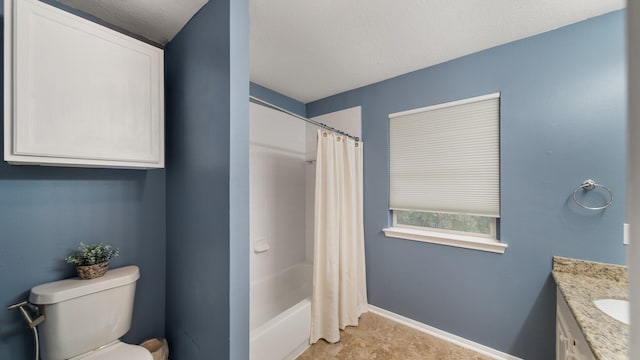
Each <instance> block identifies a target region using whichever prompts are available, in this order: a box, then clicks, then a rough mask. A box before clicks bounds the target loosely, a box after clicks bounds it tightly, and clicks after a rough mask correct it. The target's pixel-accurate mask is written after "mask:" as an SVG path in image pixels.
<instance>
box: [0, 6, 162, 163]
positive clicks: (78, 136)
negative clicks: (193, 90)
mask: <svg viewBox="0 0 640 360" xmlns="http://www.w3.org/2000/svg"><path fill="white" fill-rule="evenodd" d="M4 13H5V39H4V40H5V49H4V51H5V52H4V54H5V55H4V57H5V59H4V60H5V61H4V76H5V84H4V86H5V88H4V90H5V99H4V102H5V114H4V141H5V146H4V159H5V160H6V161H8V162H9V163H11V164H34V165H35V164H37V165H56V166H82V167H121V168H162V167H164V81H163V77H164V75H163V72H164V63H163V50H161V49H158V48H156V47H153V46H151V45H148V44H146V43H143V42H141V41H139V40H136V39H133V38H131V37H128V36H126V35H123V34H120V33H118V32H116V31H113V30H111V29H108V28H106V27H104V26H101V25H98V24H95V23H93V22H90V21H87V20H85V19H82V18H80V17H78V16H76V15H73V14H70V13H67V12H65V11H62V10H60V9H57V8H55V7H52V6H50V5H47V4H44V3H41V2H39V1H35V0H5V9H4Z"/></svg>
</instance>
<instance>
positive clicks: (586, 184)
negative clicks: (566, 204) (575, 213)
mask: <svg viewBox="0 0 640 360" xmlns="http://www.w3.org/2000/svg"><path fill="white" fill-rule="evenodd" d="M598 187H599V188H602V189H604V190H606V191H607V192H608V193H609V201H608V202H607V203H606V204H604V205H602V206H587V205H585V204H583V203H581V202H580V201H579V200H578V198H576V193H577V192H578V191H580V190H583V191H590V190H593V189H595V188H598ZM573 201H575V202H576V204H578V205H580V207H582V208H585V209H587V210H603V209H606V208H608V207H609V206H611V204H613V191H611V189H609V188H608V187H606V186H604V185H601V184H598V183H597V182H595V180H591V179H587V180H585V181H583V182H582V184H580V186H578V187H577V188H576V189H575V190H574V191H573Z"/></svg>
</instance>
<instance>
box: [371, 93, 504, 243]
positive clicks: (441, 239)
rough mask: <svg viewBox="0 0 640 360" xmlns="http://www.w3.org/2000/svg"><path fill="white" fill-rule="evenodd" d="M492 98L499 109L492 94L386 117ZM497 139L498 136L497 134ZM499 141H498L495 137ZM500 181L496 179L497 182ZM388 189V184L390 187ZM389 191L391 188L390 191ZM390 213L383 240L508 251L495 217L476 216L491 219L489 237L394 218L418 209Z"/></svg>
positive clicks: (494, 95)
mask: <svg viewBox="0 0 640 360" xmlns="http://www.w3.org/2000/svg"><path fill="white" fill-rule="evenodd" d="M492 97H497V98H498V99H499V104H500V105H499V106H500V107H501V99H502V94H500V93H499V92H498V93H493V94H488V95H482V96H478V97H471V98H466V99H461V100H457V101H451V102H446V103H442V104H436V105H432V106H427V107H424V108H420V109H414V110H408V111H403V112H400V113H395V114H390V115H389V119H391V118H392V116H393V117H397V116H399V114H411V113H413V112H417V111H419V110H422V111H429V110H431V109H433V110H435V109H439V108H445V107H453V106H459V105H464V104H467V103H471V102H474V101H479V100H478V99H481V98H492ZM500 115H501V114H500V111H499V112H498V131H500V123H501V116H500ZM498 136H499V135H498ZM498 141H500V140H499V138H498ZM499 145H500V144H499V143H498V152H499V153H500V152H501V149H500V146H499ZM499 158H500V155H498V161H499ZM389 161H391V158H389ZM499 177H500V176H498V178H499ZM498 181H499V180H498ZM389 186H390V184H389ZM498 186H499V188H498V191H499V195H498V196H500V192H501V189H500V185H499V183H498ZM389 190H390V188H389ZM389 211H390V212H391V214H390V215H391V227H387V228H384V229H382V231H383V232H384V234H385V236H386V237H392V238H399V239H405V240H413V241H420V242H427V243H433V244H441V245H448V246H454V247H461V248H466V249H472V250H480V251H487V252H492V253H498V254H503V253H504V252H505V250H506V249H507V247H508V245H507V244H505V243H503V242H501V241H500V240H499V239H498V236H497V234H498V232H499V229H498V227H499V220H498V217H499V215H498V217H494V216H485V215H478V216H482V217H488V218H490V219H491V224H490V227H491V228H490V230H491V231H490V234H482V233H473V232H466V231H460V230H451V229H440V228H431V227H423V226H416V225H407V224H398V216H397V213H396V212H397V211H410V212H414V211H415V212H420V211H421V210H413V209H412V210H405V209H389ZM424 211H425V212H430V213H436V214H445V213H449V214H459V215H464V214H463V213H462V212H454V213H451V212H446V211H435V210H424Z"/></svg>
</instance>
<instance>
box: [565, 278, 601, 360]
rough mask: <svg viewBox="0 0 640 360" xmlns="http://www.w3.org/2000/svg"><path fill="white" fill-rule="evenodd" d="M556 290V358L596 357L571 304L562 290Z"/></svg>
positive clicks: (581, 358) (587, 359) (574, 359)
mask: <svg viewBox="0 0 640 360" xmlns="http://www.w3.org/2000/svg"><path fill="white" fill-rule="evenodd" d="M556 291H557V295H556V296H557V301H556V303H557V304H556V334H557V338H556V359H567V360H569V359H571V360H594V359H595V357H594V356H593V353H592V352H591V349H590V348H589V345H588V344H587V340H586V339H585V338H584V335H583V334H582V331H581V330H580V327H579V326H578V323H577V322H576V320H575V318H574V317H573V314H572V313H571V310H570V309H569V305H567V302H566V300H565V299H564V297H563V296H562V294H561V293H560V290H556Z"/></svg>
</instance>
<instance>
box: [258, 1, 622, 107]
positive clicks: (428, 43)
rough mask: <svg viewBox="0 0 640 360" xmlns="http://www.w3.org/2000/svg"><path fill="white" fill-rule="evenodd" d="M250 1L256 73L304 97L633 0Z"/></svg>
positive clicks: (460, 53) (406, 69)
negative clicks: (626, 0)
mask: <svg viewBox="0 0 640 360" xmlns="http://www.w3.org/2000/svg"><path fill="white" fill-rule="evenodd" d="M250 1H251V9H250V10H251V33H250V34H251V80H252V81H253V82H256V83H258V84H260V85H262V86H265V87H267V88H270V89H272V90H275V91H278V92H280V93H282V94H284V95H287V96H290V97H292V98H294V99H297V100H299V101H301V102H303V103H307V102H310V101H313V100H317V99H321V98H324V97H327V96H330V95H334V94H337V93H340V92H343V91H346V90H351V89H354V88H358V87H361V86H364V85H368V84H372V83H374V82H377V81H380V80H384V79H388V78H391V77H394V76H397V75H401V74H404V73H407V72H410V71H413V70H418V69H421V68H424V67H428V66H431V65H435V64H438V63H442V62H445V61H447V60H451V59H455V58H457V57H460V56H464V55H467V54H471V53H474V52H477V51H480V50H484V49H488V48H491V47H494V46H497V45H501V44H505V43H508V42H511V41H514V40H518V39H522V38H525V37H528V36H531V35H535V34H539V33H542V32H545V31H548V30H552V29H555V28H558V27H561V26H564V25H568V24H571V23H575V22H578V21H581V20H584V19H588V18H590V17H594V16H597V15H601V14H604V13H607V12H610V11H613V10H617V9H621V8H623V7H624V6H625V0H449V1H444V0H320V1H319V0H250Z"/></svg>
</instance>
